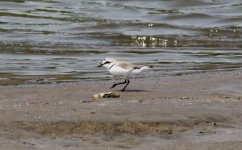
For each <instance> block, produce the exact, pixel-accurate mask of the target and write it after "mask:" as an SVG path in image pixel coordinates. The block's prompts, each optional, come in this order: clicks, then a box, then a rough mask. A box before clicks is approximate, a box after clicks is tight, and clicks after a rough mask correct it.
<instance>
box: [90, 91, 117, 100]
mask: <svg viewBox="0 0 242 150" xmlns="http://www.w3.org/2000/svg"><path fill="white" fill-rule="evenodd" d="M93 97H94V98H95V99H97V98H118V97H120V95H119V94H117V93H114V92H107V93H98V94H95V95H93Z"/></svg>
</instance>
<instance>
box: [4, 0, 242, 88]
mask: <svg viewBox="0 0 242 150" xmlns="http://www.w3.org/2000/svg"><path fill="white" fill-rule="evenodd" d="M241 10H242V2H241V0H231V1H226V0H194V1H187V0H179V1H177V0H170V1H167V0H152V1H143V0H142V1H140V0H133V1H128V0H122V1H115V0H95V1H94V0H93V1H92V0H90V1H85V0H68V1H65V0H39V1H37V0H31V1H29V0H1V1H0V61H1V63H0V84H2V85H9V84H22V83H52V82H76V81H82V80H99V79H109V78H110V75H109V74H108V73H107V72H106V71H105V70H104V69H100V68H96V67H95V66H96V65H97V64H98V63H99V62H100V61H101V60H102V59H103V58H105V57H115V58H120V59H124V60H128V61H131V62H136V63H139V64H148V65H153V66H154V69H153V71H150V72H146V73H144V74H142V75H141V76H140V77H146V78H160V77H162V76H166V75H182V74H187V73H198V72H207V71H213V72H216V71H220V70H228V71H230V70H240V69H241V66H242V36H241V33H242V31H241V29H242V11H241Z"/></svg>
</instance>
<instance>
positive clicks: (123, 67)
mask: <svg viewBox="0 0 242 150" xmlns="http://www.w3.org/2000/svg"><path fill="white" fill-rule="evenodd" d="M101 66H104V67H105V68H106V69H107V70H108V71H109V72H110V73H111V74H112V75H115V76H120V75H123V76H124V77H125V80H124V82H117V83H114V84H113V85H112V87H111V88H114V87H115V86H117V85H120V84H126V85H125V86H124V87H123V89H122V91H124V90H125V89H126V87H127V86H128V85H129V82H130V81H129V78H130V76H131V75H138V74H139V73H140V72H141V71H143V70H146V69H149V68H153V67H151V66H140V65H135V64H132V63H129V62H126V61H117V60H115V59H113V58H106V59H104V60H103V61H102V62H101V63H100V64H99V65H98V67H101Z"/></svg>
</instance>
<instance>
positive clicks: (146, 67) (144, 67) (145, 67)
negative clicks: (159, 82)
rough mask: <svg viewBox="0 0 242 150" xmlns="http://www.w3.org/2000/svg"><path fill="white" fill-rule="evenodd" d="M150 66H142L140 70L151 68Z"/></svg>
mask: <svg viewBox="0 0 242 150" xmlns="http://www.w3.org/2000/svg"><path fill="white" fill-rule="evenodd" d="M151 68H153V66H143V67H141V68H140V70H141V71H143V70H147V69H151Z"/></svg>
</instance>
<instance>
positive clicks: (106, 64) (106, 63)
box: [97, 58, 116, 68]
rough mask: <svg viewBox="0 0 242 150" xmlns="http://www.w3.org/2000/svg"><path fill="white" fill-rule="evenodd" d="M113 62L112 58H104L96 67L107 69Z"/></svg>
mask: <svg viewBox="0 0 242 150" xmlns="http://www.w3.org/2000/svg"><path fill="white" fill-rule="evenodd" d="M115 61H116V60H115V59H113V58H105V59H104V60H103V61H102V62H101V63H100V64H99V65H98V66H97V67H102V66H104V67H105V68H109V67H110V66H111V65H112V64H113V63H114V62H115Z"/></svg>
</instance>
